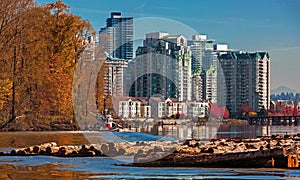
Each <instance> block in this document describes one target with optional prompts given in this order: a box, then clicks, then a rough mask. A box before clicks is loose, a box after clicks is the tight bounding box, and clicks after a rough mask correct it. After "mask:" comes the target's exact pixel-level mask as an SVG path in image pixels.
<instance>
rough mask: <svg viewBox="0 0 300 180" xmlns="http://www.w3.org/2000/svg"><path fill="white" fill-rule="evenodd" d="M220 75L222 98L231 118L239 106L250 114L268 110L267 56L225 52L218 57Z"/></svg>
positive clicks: (268, 57) (268, 70)
mask: <svg viewBox="0 0 300 180" xmlns="http://www.w3.org/2000/svg"><path fill="white" fill-rule="evenodd" d="M218 58H219V63H220V68H222V71H223V75H224V84H225V86H223V87H224V88H226V89H225V90H223V91H222V92H223V93H225V94H222V96H225V97H226V106H227V108H228V110H229V113H230V114H231V115H235V114H238V112H239V110H240V108H241V106H242V105H248V106H250V107H252V108H253V110H254V111H259V110H261V109H263V108H264V109H268V108H269V107H270V55H269V53H267V52H255V53H248V52H228V53H225V54H221V55H220V56H219V57H218Z"/></svg>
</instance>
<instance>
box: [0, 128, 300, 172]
mask: <svg viewBox="0 0 300 180" xmlns="http://www.w3.org/2000/svg"><path fill="white" fill-rule="evenodd" d="M0 155H2V156H32V155H46V156H59V157H94V156H105V157H106V156H109V157H121V156H131V157H133V162H132V163H130V164H124V165H131V166H142V167H159V166H160V167H250V168H252V167H253V168H259V167H278V168H299V159H300V158H299V157H300V134H297V135H290V136H289V135H285V136H271V137H258V138H244V139H241V138H220V139H213V140H211V141H208V142H204V141H200V140H186V141H149V142H141V141H138V142H114V143H113V142H102V143H99V144H84V145H81V146H78V145H63V146H59V145H57V143H55V142H52V143H44V144H41V145H35V146H30V147H25V148H19V149H14V150H12V151H10V152H1V153H0Z"/></svg>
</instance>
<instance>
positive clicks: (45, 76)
mask: <svg viewBox="0 0 300 180" xmlns="http://www.w3.org/2000/svg"><path fill="white" fill-rule="evenodd" d="M0 9H1V10H0V86H1V87H0V125H1V124H2V125H1V126H3V124H5V125H6V124H9V123H10V122H13V120H14V118H15V117H23V118H24V119H25V120H26V122H28V124H30V125H34V123H37V122H38V123H47V122H50V121H52V120H53V119H55V120H58V121H70V120H71V119H73V107H72V80H73V76H74V69H75V66H76V63H77V61H78V58H79V57H80V54H81V53H82V52H83V50H84V48H85V44H84V42H85V39H86V38H87V37H88V36H90V35H93V34H94V30H93V28H92V26H91V24H90V23H89V22H87V21H84V20H82V19H81V18H80V17H78V16H75V15H73V14H71V13H70V12H69V7H68V6H66V5H65V4H64V3H62V1H61V0H59V1H57V2H54V3H50V4H44V5H38V4H36V3H35V2H34V0H14V1H11V0H0ZM12 107H14V110H13V109H12ZM12 110H13V111H12ZM12 112H13V113H12ZM13 114H14V115H13Z"/></svg>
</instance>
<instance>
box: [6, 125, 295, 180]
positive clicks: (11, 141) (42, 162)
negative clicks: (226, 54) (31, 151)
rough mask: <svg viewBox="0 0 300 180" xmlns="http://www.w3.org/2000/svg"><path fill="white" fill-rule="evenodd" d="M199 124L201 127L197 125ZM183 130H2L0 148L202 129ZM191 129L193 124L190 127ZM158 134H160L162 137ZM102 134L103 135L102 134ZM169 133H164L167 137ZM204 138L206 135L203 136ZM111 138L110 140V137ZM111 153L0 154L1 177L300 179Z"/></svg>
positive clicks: (223, 130)
mask: <svg viewBox="0 0 300 180" xmlns="http://www.w3.org/2000/svg"><path fill="white" fill-rule="evenodd" d="M197 128H198V127H197ZM197 128H196V130H195V129H194V130H190V131H187V130H185V131H184V132H180V131H179V130H177V128H176V127H171V128H170V127H168V131H165V130H164V131H163V132H158V134H155V135H149V134H145V133H140V132H115V133H111V135H113V136H107V134H106V137H104V136H103V133H101V132H80V131H77V132H0V148H1V150H2V151H10V150H11V149H12V148H19V147H27V146H31V145H36V144H41V143H46V142H53V141H55V142H57V144H58V145H79V144H87V143H90V142H91V141H93V140H92V139H91V137H94V138H95V137H100V138H99V139H105V138H108V139H109V140H110V141H114V140H113V139H112V138H111V137H119V139H118V140H120V139H121V140H122V141H154V140H161V139H162V137H163V136H168V137H167V138H169V139H170V138H180V137H179V136H183V135H186V133H189V135H187V136H189V137H192V136H193V137H194V138H197V136H198V138H199V137H200V135H201V134H203V133H202V132H203V131H204V129H205V128H204V129H201V127H199V128H198V129H199V131H197ZM209 128H212V127H208V129H206V133H205V134H206V135H205V136H206V137H205V138H207V137H209V136H211V135H207V134H213V136H214V137H215V138H219V137H256V136H262V135H272V134H281V135H284V134H296V133H298V132H299V133H300V127H295V126H249V125H220V126H218V128H217V131H216V132H214V131H212V132H213V133H207V131H209V130H212V129H209ZM192 129H193V128H192ZM158 135H160V136H158ZM101 136H102V137H101ZM164 138H165V137H164ZM200 138H203V136H201V137H200ZM106 140H107V139H106ZM119 160H120V159H114V158H109V157H77V158H61V157H49V156H1V157H0V179H300V170H296V169H274V168H268V169H263V168H256V169H244V168H243V169H239V168H201V167H195V168H190V167H189V168H155V167H154V168H141V167H132V166H120V165H118V164H121V163H124V161H126V158H124V161H119Z"/></svg>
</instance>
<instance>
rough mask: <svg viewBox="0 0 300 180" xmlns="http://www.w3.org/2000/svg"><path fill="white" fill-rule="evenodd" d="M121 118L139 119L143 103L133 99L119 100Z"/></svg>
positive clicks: (124, 98) (123, 98)
mask: <svg viewBox="0 0 300 180" xmlns="http://www.w3.org/2000/svg"><path fill="white" fill-rule="evenodd" d="M118 109H119V116H120V117H121V118H139V117H141V101H139V100H137V99H135V98H131V97H122V100H119V107H118Z"/></svg>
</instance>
